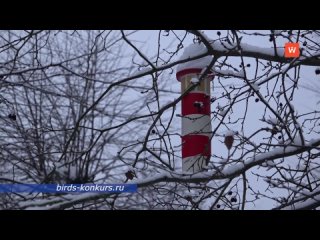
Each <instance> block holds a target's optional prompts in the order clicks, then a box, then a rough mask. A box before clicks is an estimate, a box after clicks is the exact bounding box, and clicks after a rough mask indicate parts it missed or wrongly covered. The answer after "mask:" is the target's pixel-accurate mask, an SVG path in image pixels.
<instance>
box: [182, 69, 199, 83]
mask: <svg viewBox="0 0 320 240" xmlns="http://www.w3.org/2000/svg"><path fill="white" fill-rule="evenodd" d="M201 71H202V69H201V68H187V69H184V70H181V71H179V72H177V74H176V77H177V79H178V81H180V78H181V77H183V76H184V75H187V74H197V73H200V72H201Z"/></svg>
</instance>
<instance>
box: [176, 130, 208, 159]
mask: <svg viewBox="0 0 320 240" xmlns="http://www.w3.org/2000/svg"><path fill="white" fill-rule="evenodd" d="M198 154H201V155H202V156H206V157H208V156H210V155H211V143H210V138H209V137H208V136H203V135H186V136H182V158H186V157H191V156H195V155H198Z"/></svg>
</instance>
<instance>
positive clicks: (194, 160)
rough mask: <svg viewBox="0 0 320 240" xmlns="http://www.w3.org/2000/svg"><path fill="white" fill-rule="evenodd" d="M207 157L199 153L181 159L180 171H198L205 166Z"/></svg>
mask: <svg viewBox="0 0 320 240" xmlns="http://www.w3.org/2000/svg"><path fill="white" fill-rule="evenodd" d="M206 159H207V157H205V156H201V155H200V154H198V155H196V156H192V157H186V158H183V159H182V171H184V172H193V173H195V172H199V171H201V170H202V169H203V167H205V166H206Z"/></svg>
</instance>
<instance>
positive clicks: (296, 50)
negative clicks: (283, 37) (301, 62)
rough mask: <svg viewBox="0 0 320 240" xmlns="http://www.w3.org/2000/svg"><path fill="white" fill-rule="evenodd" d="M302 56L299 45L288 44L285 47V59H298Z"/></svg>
mask: <svg viewBox="0 0 320 240" xmlns="http://www.w3.org/2000/svg"><path fill="white" fill-rule="evenodd" d="M299 56H300V47H299V43H286V44H285V45H284V57H286V58H298V57H299Z"/></svg>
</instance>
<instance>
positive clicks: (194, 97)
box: [181, 93, 211, 116]
mask: <svg viewBox="0 0 320 240" xmlns="http://www.w3.org/2000/svg"><path fill="white" fill-rule="evenodd" d="M195 102H202V103H203V107H197V106H196V105H195V104H194V103H195ZM181 105H182V108H181V109H182V113H181V114H182V116H186V115H189V114H204V115H210V113H211V104H210V97H209V96H208V95H206V94H204V93H189V94H187V95H185V96H184V97H183V98H182V104H181Z"/></svg>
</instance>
